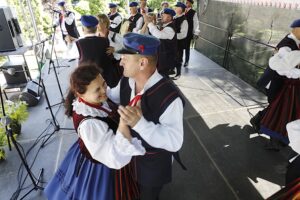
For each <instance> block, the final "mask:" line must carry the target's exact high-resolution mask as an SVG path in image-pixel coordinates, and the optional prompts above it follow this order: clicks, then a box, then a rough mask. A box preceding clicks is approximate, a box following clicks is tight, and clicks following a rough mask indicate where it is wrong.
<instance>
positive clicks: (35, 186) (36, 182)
mask: <svg viewBox="0 0 300 200" xmlns="http://www.w3.org/2000/svg"><path fill="white" fill-rule="evenodd" d="M0 99H1V106H2V113H3V119H4V120H2V119H1V123H3V122H4V123H3V124H4V125H5V131H6V134H7V139H8V146H9V150H10V151H11V144H10V140H11V141H12V143H13V144H14V146H15V148H16V150H17V152H18V155H19V157H20V158H21V161H22V164H23V165H24V167H25V169H26V171H27V173H28V176H29V178H30V180H31V182H32V184H33V188H32V189H31V190H29V191H28V192H27V193H26V194H25V195H24V196H23V197H21V199H24V198H25V197H26V196H27V195H29V194H30V193H31V192H32V191H33V190H44V188H43V187H41V186H39V184H40V183H41V178H42V176H43V174H44V168H42V169H41V170H40V173H39V176H38V179H37V180H35V179H34V177H33V174H32V171H31V169H30V167H29V166H28V164H27V161H26V158H25V157H23V155H22V152H21V150H20V148H19V146H18V143H17V141H16V140H15V138H14V136H13V133H12V130H11V128H10V127H9V125H10V119H9V118H8V117H6V114H5V108H4V101H3V97H2V88H1V86H0ZM25 179H26V178H25ZM21 199H20V200H21Z"/></svg>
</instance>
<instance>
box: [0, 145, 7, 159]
mask: <svg viewBox="0 0 300 200" xmlns="http://www.w3.org/2000/svg"><path fill="white" fill-rule="evenodd" d="M5 159H6V156H5V151H4V149H1V148H0V160H5Z"/></svg>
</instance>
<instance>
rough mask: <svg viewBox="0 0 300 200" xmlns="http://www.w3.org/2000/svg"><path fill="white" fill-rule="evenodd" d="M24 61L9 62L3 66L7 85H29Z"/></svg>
mask: <svg viewBox="0 0 300 200" xmlns="http://www.w3.org/2000/svg"><path fill="white" fill-rule="evenodd" d="M24 65H25V63H24V61H22V62H21V61H8V62H6V63H4V64H3V65H2V66H1V68H0V69H1V70H2V71H3V74H4V77H5V80H6V83H7V85H17V84H23V83H27V79H26V76H25V72H24V69H23V68H24Z"/></svg>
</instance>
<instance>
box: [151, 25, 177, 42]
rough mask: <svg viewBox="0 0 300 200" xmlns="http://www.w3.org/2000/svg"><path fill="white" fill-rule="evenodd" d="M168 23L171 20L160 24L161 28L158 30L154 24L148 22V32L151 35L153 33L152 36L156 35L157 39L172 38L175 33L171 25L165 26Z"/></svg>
mask: <svg viewBox="0 0 300 200" xmlns="http://www.w3.org/2000/svg"><path fill="white" fill-rule="evenodd" d="M170 23H172V22H169V23H167V24H163V26H162V27H163V29H162V30H159V29H158V28H157V26H156V25H154V24H153V23H152V22H150V23H149V24H148V28H149V32H150V33H151V35H153V36H154V37H156V38H158V39H167V40H172V39H173V37H174V35H175V31H174V30H173V29H172V28H171V27H169V26H167V25H169V24H170Z"/></svg>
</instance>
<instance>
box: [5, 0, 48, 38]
mask: <svg viewBox="0 0 300 200" xmlns="http://www.w3.org/2000/svg"><path fill="white" fill-rule="evenodd" d="M19 2H21V4H20V3H19ZM7 3H8V5H9V6H11V7H13V8H14V10H15V11H16V13H17V16H18V21H19V23H20V27H21V30H22V33H23V39H24V40H25V41H28V40H31V41H35V39H34V38H35V34H34V29H33V26H32V23H31V16H30V12H29V7H28V5H27V3H26V0H7ZM30 3H31V6H32V10H33V14H34V17H35V21H36V25H37V29H38V32H39V33H38V34H39V35H41V36H40V37H41V38H42V39H43V37H44V36H43V35H44V34H49V33H50V31H51V29H49V28H48V27H49V26H51V17H50V15H49V14H47V13H45V12H44V11H43V6H42V3H41V1H39V0H30Z"/></svg>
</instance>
